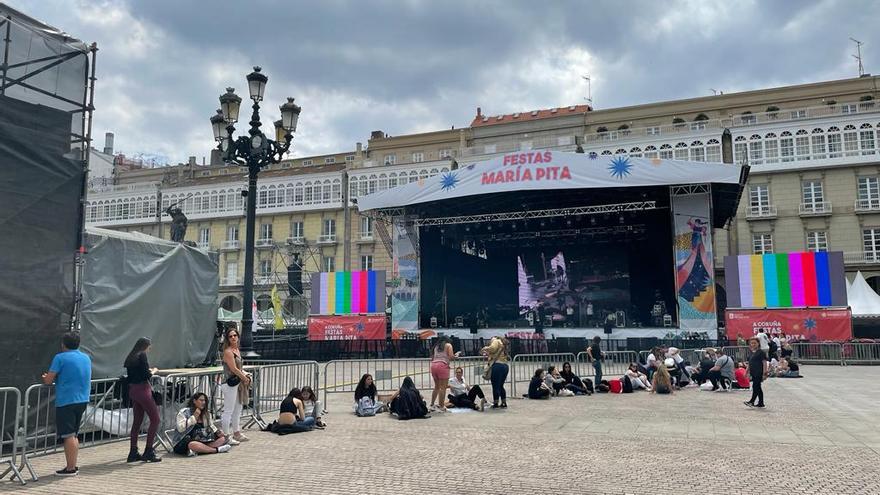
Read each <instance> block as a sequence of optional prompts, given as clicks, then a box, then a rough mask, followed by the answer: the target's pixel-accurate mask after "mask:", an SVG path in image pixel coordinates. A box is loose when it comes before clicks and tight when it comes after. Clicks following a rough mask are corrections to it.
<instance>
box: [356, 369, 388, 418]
mask: <svg viewBox="0 0 880 495" xmlns="http://www.w3.org/2000/svg"><path fill="white" fill-rule="evenodd" d="M384 407H385V405H384V404H382V403H381V402H379V401H377V400H376V383H375V382H373V375H371V374H369V373H364V375H363V376H361V379H360V381H358V384H357V387H355V388H354V413H355V414H357V415H358V416H375V415H376V414H377V413H380V412H382V410H383V409H384Z"/></svg>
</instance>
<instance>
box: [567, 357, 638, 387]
mask: <svg viewBox="0 0 880 495" xmlns="http://www.w3.org/2000/svg"><path fill="white" fill-rule="evenodd" d="M602 357H603V358H604V360H603V361H602V376H606V375H607V376H616V375H623V374H624V373H626V369H627V368H628V367H629V363H635V362H637V361H638V354H637V353H636V351H608V352H602ZM577 374H578V376H579V377H580V378H581V379H583V378H589V377H592V378H591V379H592V380H593V382H595V381H596V369H595V368H594V367H593V363H592V361H590V359H589V355H588V354H587V353H586V352H580V353H578V355H577ZM594 384H595V383H594Z"/></svg>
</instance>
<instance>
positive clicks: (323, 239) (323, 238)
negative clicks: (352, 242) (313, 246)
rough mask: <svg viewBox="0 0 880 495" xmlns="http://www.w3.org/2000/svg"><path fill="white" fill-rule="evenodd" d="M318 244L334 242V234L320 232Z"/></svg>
mask: <svg viewBox="0 0 880 495" xmlns="http://www.w3.org/2000/svg"><path fill="white" fill-rule="evenodd" d="M318 244H336V234H321V235H319V236H318Z"/></svg>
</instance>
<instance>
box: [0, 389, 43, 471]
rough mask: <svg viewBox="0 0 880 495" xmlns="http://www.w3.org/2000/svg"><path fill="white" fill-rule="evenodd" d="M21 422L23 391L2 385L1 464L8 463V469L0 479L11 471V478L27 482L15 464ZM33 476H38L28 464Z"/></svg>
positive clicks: (0, 401) (0, 409)
mask: <svg viewBox="0 0 880 495" xmlns="http://www.w3.org/2000/svg"><path fill="white" fill-rule="evenodd" d="M20 424H21V391H19V390H18V389H17V388H15V387H0V465H3V464H6V466H7V467H6V470H5V471H3V474H0V480H2V479H4V478H6V475H7V474H9V473H10V472H11V473H12V476H11V477H10V479H11V480H18V481H19V483H21V484H22V485H25V484H27V481H25V479H24V477H23V476H22V475H21V471H19V470H18V466H16V465H15V459H16V453H17V452H18V448H19V445H18V443H19V432H18V430H19V425H20ZM27 468H28V470H29V471H30V474H31V477H32V478H36V475H35V474H34V472H33V469H30V464H27Z"/></svg>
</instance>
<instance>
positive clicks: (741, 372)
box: [731, 361, 749, 390]
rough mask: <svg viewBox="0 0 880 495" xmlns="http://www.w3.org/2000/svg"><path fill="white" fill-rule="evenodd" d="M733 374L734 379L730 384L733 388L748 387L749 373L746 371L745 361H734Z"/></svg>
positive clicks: (744, 388) (743, 388) (741, 388)
mask: <svg viewBox="0 0 880 495" xmlns="http://www.w3.org/2000/svg"><path fill="white" fill-rule="evenodd" d="M733 376H734V378H735V379H736V380H735V381H734V382H733V385H732V386H731V388H732V389H733V390H748V389H749V373H748V371H746V363H744V362H742V361H740V362H738V363H736V371H734V372H733Z"/></svg>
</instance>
